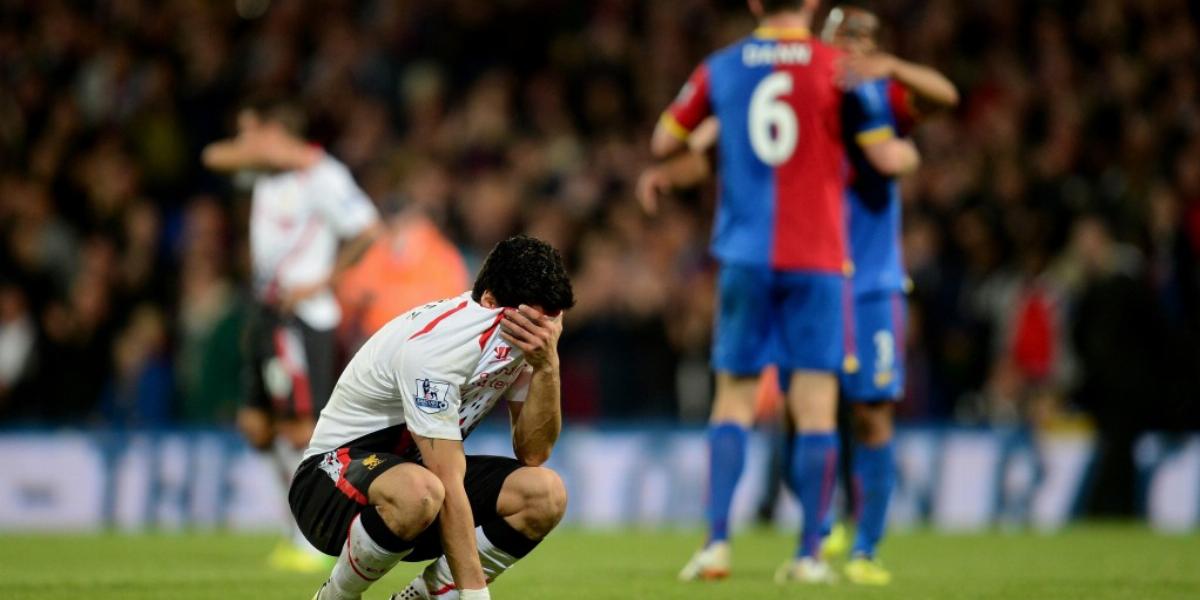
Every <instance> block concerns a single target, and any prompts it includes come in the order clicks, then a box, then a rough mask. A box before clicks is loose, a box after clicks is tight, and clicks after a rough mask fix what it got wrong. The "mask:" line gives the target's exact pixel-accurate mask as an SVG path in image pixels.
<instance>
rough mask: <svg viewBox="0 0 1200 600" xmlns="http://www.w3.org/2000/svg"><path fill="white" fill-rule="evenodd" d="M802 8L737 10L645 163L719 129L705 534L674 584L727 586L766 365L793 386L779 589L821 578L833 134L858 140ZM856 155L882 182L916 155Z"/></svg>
mask: <svg viewBox="0 0 1200 600" xmlns="http://www.w3.org/2000/svg"><path fill="white" fill-rule="evenodd" d="M816 4H817V2H816V0H750V2H749V5H750V9H751V11H752V12H754V13H755V15H756V16H758V17H759V18H760V27H759V29H758V30H756V31H755V33H754V34H753V35H752V36H750V37H747V38H745V39H743V40H741V41H739V42H737V43H735V44H734V45H732V46H730V47H728V48H726V49H723V50H721V51H718V52H717V53H715V54H714V55H712V56H711V57H709V59H708V60H706V61H705V62H704V63H703V64H702V65H701V66H700V67H699V68H697V69H696V71H695V72H694V73H693V74H692V76H691V78H690V80H689V81H688V83H687V85H685V86H684V88H683V90H682V91H681V92H680V94H679V96H678V98H676V100H675V102H674V103H673V104H672V105H671V106H670V107H669V108H668V110H667V112H666V113H665V114H664V116H663V119H662V120H661V122H660V124H659V127H658V128H657V129H656V131H655V133H654V138H653V141H652V145H653V148H652V149H653V151H654V153H655V155H656V156H659V157H666V156H670V155H672V154H674V153H676V152H680V151H682V150H684V149H685V144H686V140H687V138H688V136H689V135H690V134H691V132H692V131H693V130H695V129H696V128H697V127H698V126H699V125H700V123H701V122H702V121H704V120H705V119H706V118H707V117H709V116H710V115H715V116H716V117H717V119H718V120H719V122H720V133H719V139H718V155H719V163H718V171H719V173H720V183H719V186H720V198H721V201H720V206H719V211H718V214H717V216H716V223H715V231H714V235H713V245H712V249H713V253H714V254H715V255H716V257H717V259H718V260H719V261H720V262H721V273H720V277H719V282H718V285H719V290H718V294H719V303H720V307H719V312H718V315H717V323H716V331H715V333H714V341H713V356H712V361H713V367H714V368H715V370H716V371H717V395H716V399H715V402H714V406H713V412H712V419H711V426H710V429H709V446H710V453H711V466H710V482H709V498H708V517H709V527H710V534H709V540H708V543H707V544H706V545H705V547H704V548H702V549H701V550H700V551H699V552H697V553H696V555H695V556H694V557H693V558H692V560H691V561H689V562H688V564H687V565H686V566H685V567H684V569H683V571H682V572H681V573H680V577H681V578H683V579H710V578H719V577H724V576H725V575H727V574H728V572H729V563H730V552H729V545H728V535H729V532H728V516H729V507H730V503H731V500H732V498H733V492H734V488H735V487H736V484H737V480H738V479H739V477H740V475H741V472H742V468H743V463H744V456H745V447H746V437H747V428H748V427H749V425H750V424H751V421H752V419H753V409H754V404H753V400H754V390H755V384H756V380H757V377H758V375H759V373H760V372H761V371H762V369H763V367H765V366H766V365H767V364H768V363H775V364H777V365H779V366H780V368H781V369H782V370H790V371H791V372H792V376H791V382H790V383H791V385H790V389H789V392H788V408H789V411H788V412H789V414H790V415H791V418H792V419H794V425H795V429H796V431H797V434H796V437H795V440H794V445H793V448H794V454H793V460H792V461H791V464H792V468H791V472H790V473H788V480H789V483H790V484H791V486H792V488H793V490H794V491H795V492H796V493H797V495H798V496H799V498H800V501H801V503H802V504H803V506H804V509H805V510H804V533H803V535H802V536H801V542H800V545H799V548H798V550H797V554H796V559H795V560H794V561H791V562H789V563H788V564H787V565H785V567H784V568H783V569H781V570H780V573H779V575H780V577H781V578H783V579H794V580H799V581H805V582H826V581H830V580H832V579H833V572H832V570H831V569H830V568H829V567H828V565H826V564H825V563H823V562H821V561H820V559H819V556H818V549H819V548H818V547H819V542H820V534H821V524H822V522H823V521H824V519H825V515H826V513H827V510H828V504H829V497H830V493H831V491H832V482H833V479H834V473H835V470H836V464H837V447H838V444H837V438H836V435H837V434H836V418H835V413H836V410H835V409H836V403H837V385H838V384H837V373H838V372H839V371H840V370H841V369H842V366H843V362H844V361H846V360H850V359H852V357H848V356H847V355H845V354H844V350H845V349H846V347H847V346H848V345H850V344H852V343H853V339H852V334H851V333H850V331H849V329H848V328H847V327H846V317H847V315H845V305H846V303H848V301H849V296H848V294H849V289H848V288H849V282H848V280H847V279H846V273H847V271H848V270H849V261H848V259H847V252H846V231H845V212H844V208H843V207H844V199H843V189H844V186H845V183H846V168H845V151H844V148H843V144H842V138H841V135H842V128H843V127H851V128H854V129H855V130H857V129H858V127H859V125H860V124H859V123H853V122H850V123H845V124H843V123H842V102H843V94H842V91H841V90H840V88H839V87H838V85H837V81H836V68H835V62H836V61H837V60H838V58H839V56H840V54H839V52H838V51H836V50H834V49H833V48H831V47H829V46H826V45H824V44H822V43H820V42H818V41H815V40H812V39H811V38H810V34H809V29H808V27H809V24H810V21H811V19H812V15H813V12H814V11H815V8H816ZM865 151H866V152H867V153H868V154H869V156H871V158H872V160H873V161H876V162H877V163H878V164H879V165H880V166H881V167H883V168H885V169H886V170H887V171H889V172H900V171H903V170H906V169H910V168H912V167H914V166H915V165H916V162H917V154H916V150H915V148H913V147H912V145H911V143H908V142H905V141H901V140H895V139H892V140H882V141H881V142H880V143H878V144H872V145H871V146H869V147H867V148H865ZM848 338H849V339H848ZM851 362H852V360H851Z"/></svg>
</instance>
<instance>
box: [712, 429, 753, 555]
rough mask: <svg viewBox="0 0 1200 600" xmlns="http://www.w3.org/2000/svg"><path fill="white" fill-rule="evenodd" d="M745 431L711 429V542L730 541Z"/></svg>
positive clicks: (740, 475) (740, 472) (744, 451)
mask: <svg viewBox="0 0 1200 600" xmlns="http://www.w3.org/2000/svg"><path fill="white" fill-rule="evenodd" d="M746 437H747V432H746V428H745V427H742V426H741V425H739V424H737V423H714V424H712V425H710V426H709V428H708V449H709V463H708V531H709V536H708V542H709V543H710V544H711V543H713V542H724V541H726V540H728V539H729V509H730V506H731V505H732V504H733V492H734V490H736V489H737V483H738V479H740V478H741V477H742V468H743V467H744V465H745V462H746Z"/></svg>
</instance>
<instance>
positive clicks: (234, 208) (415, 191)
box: [0, 0, 1200, 429]
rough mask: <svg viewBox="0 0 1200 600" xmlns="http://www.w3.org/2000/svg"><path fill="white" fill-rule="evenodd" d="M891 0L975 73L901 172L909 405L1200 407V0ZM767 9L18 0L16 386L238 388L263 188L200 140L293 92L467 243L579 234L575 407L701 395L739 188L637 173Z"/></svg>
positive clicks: (44, 396) (628, 414)
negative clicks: (673, 104) (701, 76)
mask: <svg viewBox="0 0 1200 600" xmlns="http://www.w3.org/2000/svg"><path fill="white" fill-rule="evenodd" d="M879 4H880V7H881V9H880V12H881V16H882V17H883V20H884V22H885V24H886V29H887V32H888V35H887V36H886V42H885V46H886V47H887V48H889V49H890V50H891V51H893V52H895V53H896V54H898V55H901V56H903V57H905V58H908V59H911V60H916V61H919V62H924V63H927V64H931V65H934V66H936V67H938V68H941V69H943V70H944V71H945V72H946V73H947V74H948V75H949V76H950V77H951V78H952V79H953V80H954V81H955V82H956V83H957V84H958V85H959V86H960V88H961V91H962V92H963V97H964V102H963V104H962V106H961V107H960V109H959V110H957V111H955V112H954V113H952V114H932V115H927V118H926V119H925V120H924V122H923V123H922V124H921V125H920V127H919V128H918V130H917V132H916V137H917V141H918V145H919V147H920V148H921V150H922V152H923V158H924V162H923V166H922V167H921V169H920V171H919V172H918V173H916V174H914V175H912V176H910V177H908V178H907V179H906V180H905V182H904V198H905V204H906V209H905V211H906V212H905V214H906V226H905V234H904V251H905V257H906V261H907V264H908V268H909V270H910V273H911V276H912V280H913V290H912V295H911V298H912V308H911V314H910V328H909V333H910V335H909V338H910V339H909V343H908V348H907V353H906V360H907V362H908V366H909V369H910V375H909V379H910V381H909V390H908V393H907V396H908V397H907V398H906V401H905V402H904V403H903V404H902V405H901V408H900V414H901V418H903V419H909V420H947V419H953V420H957V421H960V422H979V423H1006V422H1007V423H1015V422H1035V423H1056V422H1069V421H1070V420H1071V415H1077V414H1087V415H1090V416H1091V417H1092V419H1093V420H1094V421H1095V422H1097V423H1100V424H1101V425H1102V426H1105V424H1106V423H1107V424H1108V425H1109V426H1114V425H1113V424H1114V423H1115V424H1116V425H1115V426H1117V427H1127V428H1133V429H1140V428H1146V427H1154V428H1168V429H1179V428H1190V427H1196V426H1198V425H1200V417H1198V415H1200V408H1198V407H1197V404H1198V403H1200V402H1198V398H1200V270H1198V269H1200V267H1198V264H1197V262H1198V261H1197V258H1198V257H1200V89H1198V83H1200V78H1198V74H1200V43H1198V40H1200V37H1198V36H1200V31H1198V30H1200V27H1198V22H1200V14H1198V12H1197V11H1198V9H1197V6H1196V4H1195V3H1194V2H1192V3H1189V2H1187V1H1186V0H1090V1H1084V0H1061V1H1040V2H1035V1H1029V0H1026V1H1015V2H987V1H983V0H966V1H964V0H929V1H917V0H893V1H889V2H881V3H879ZM826 8H828V7H827V6H826ZM752 28H753V22H752V20H751V18H750V16H749V13H748V12H747V10H746V8H745V6H744V3H742V2H740V1H739V0H723V1H717V0H652V1H639V0H589V1H580V2H559V1H556V0H445V1H440V0H439V1H434V0H427V1H412V2H393V1H390V0H372V1H363V2H351V1H344V0H305V1H302V0H236V1H234V0H227V1H221V2H216V1H211V0H163V1H150V0H107V1H105V0H96V1H86V0H77V1H62V0H38V1H34V0H0V157H2V159H0V228H2V230H3V237H2V242H3V243H2V247H0V420H5V421H9V422H43V423H44V422H62V421H70V422H102V423H108V424H112V425H128V426H142V425H161V424H169V423H212V422H226V421H228V420H229V419H230V417H231V415H232V413H233V411H234V410H235V408H236V405H237V402H238V397H239V394H240V391H241V385H240V383H239V381H240V369H241V359H240V350H239V338H240V335H241V327H242V321H243V314H244V311H245V308H246V306H247V299H246V293H245V290H244V282H245V281H246V278H247V252H246V250H247V249H246V243H247V235H246V232H247V227H246V218H247V212H248V200H247V193H246V192H247V190H246V189H245V186H244V185H239V184H238V181H237V180H235V181H232V182H231V181H227V180H225V179H223V178H220V177H217V176H214V175H211V174H208V173H206V172H204V171H203V170H202V169H201V167H200V165H199V160H198V156H199V150H200V148H201V147H202V146H203V145H204V144H206V143H207V142H210V141H212V140H214V139H216V138H219V137H225V136H227V135H229V134H231V133H232V126H233V116H234V114H235V112H236V109H237V106H238V103H239V101H240V100H242V99H244V98H246V97H247V96H249V95H252V94H257V93H262V92H274V93H279V92H286V93H288V94H292V95H294V97H295V98H296V99H297V100H298V101H300V102H301V103H302V104H303V106H304V107H305V108H306V110H307V111H308V113H309V117H310V132H309V133H310V138H311V139H312V140H313V141H314V142H316V143H319V144H321V145H323V146H324V147H325V148H326V149H327V150H328V151H329V152H330V153H332V154H333V155H335V156H336V157H338V158H339V159H341V160H342V161H344V162H345V163H346V164H347V165H348V166H349V167H350V168H351V169H352V171H353V172H354V173H355V175H356V176H357V178H358V180H359V182H360V184H361V185H362V186H363V188H364V189H365V190H366V191H367V192H368V194H369V195H370V196H371V197H372V198H373V199H374V200H375V201H376V202H377V204H378V205H379V206H380V208H381V210H382V211H383V213H384V214H385V215H387V216H391V217H392V218H395V219H403V215H405V214H410V213H412V212H418V213H424V214H425V215H428V216H429V217H430V218H431V219H432V222H433V223H435V224H436V225H437V226H438V227H439V228H440V229H441V230H442V232H443V233H444V234H445V235H446V236H448V237H449V239H450V240H452V241H453V242H454V244H455V245H456V246H457V248H458V249H459V250H460V251H461V252H462V254H463V256H464V257H465V259H466V264H467V267H468V271H469V272H474V269H475V268H476V267H477V266H478V264H479V261H480V259H481V257H482V256H483V255H484V254H485V253H486V252H487V251H488V250H489V249H490V248H491V246H492V245H493V244H494V243H496V242H497V241H499V240H501V239H503V238H504V237H506V236H508V235H510V234H513V233H516V232H522V231H524V232H527V233H530V234H532V235H535V236H538V237H541V238H543V239H546V240H548V241H550V242H551V243H552V244H554V245H555V246H556V247H558V248H560V249H561V250H562V251H563V253H564V255H565V256H566V258H567V260H568V263H569V265H570V268H571V269H572V272H573V277H574V282H575V286H576V290H577V296H578V298H579V305H578V308H576V309H575V310H574V311H572V313H571V314H570V315H569V318H568V320H567V333H566V334H565V336H564V339H563V341H562V354H563V361H564V387H565V388H566V393H565V395H564V398H565V400H564V401H565V403H566V410H567V412H568V413H569V415H570V417H571V418H573V419H577V420H584V419H622V418H664V419H683V420H699V419H703V418H704V416H705V415H706V414H707V406H708V402H709V389H710V375H709V373H708V368H707V356H708V345H709V341H710V338H709V336H710V323H711V319H712V312H713V293H712V289H713V277H714V271H715V265H714V264H713V263H712V261H711V259H710V258H709V257H708V254H707V242H708V232H709V224H710V220H711V214H712V207H713V203H714V198H713V197H712V192H711V190H704V191H700V192H697V193H693V194H683V195H680V196H678V197H676V198H674V199H672V200H671V201H669V202H667V203H666V206H665V207H664V210H663V211H662V213H661V214H660V215H659V216H657V217H655V218H653V219H651V218H647V217H645V216H643V215H642V214H641V212H640V210H639V208H638V206H637V204H636V202H635V201H634V199H633V194H632V184H633V182H634V180H635V178H636V176H637V174H638V172H639V170H640V169H641V168H643V167H644V166H646V165H647V164H648V161H649V157H648V152H647V145H648V137H649V132H650V131H651V129H652V128H653V125H654V123H655V121H656V119H657V117H658V115H659V112H660V111H661V110H662V108H663V107H664V106H665V105H666V104H667V103H668V102H669V100H670V99H671V97H672V96H673V95H674V94H675V92H676V91H677V90H678V88H679V86H680V85H682V83H683V82H684V80H685V79H686V77H687V75H688V74H689V72H690V71H691V69H692V67H693V66H694V65H695V64H696V63H697V62H698V61H700V60H702V59H703V57H704V56H705V55H706V54H707V53H708V52H710V51H712V50H713V49H715V48H717V47H719V46H721V45H724V44H726V43H729V42H731V41H732V40H734V39H736V38H737V37H740V36H741V35H744V34H746V33H747V32H749V31H750V30H751V29H752Z"/></svg>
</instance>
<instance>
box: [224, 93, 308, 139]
mask: <svg viewBox="0 0 1200 600" xmlns="http://www.w3.org/2000/svg"><path fill="white" fill-rule="evenodd" d="M239 110H242V111H249V112H252V113H254V114H255V115H256V116H257V117H258V118H259V119H261V120H263V121H268V122H272V123H279V124H280V125H282V126H283V128H284V129H286V130H287V131H288V133H291V134H292V135H294V136H296V137H303V136H304V131H305V129H306V128H307V127H308V119H307V118H306V117H305V115H304V109H303V108H300V105H299V104H297V103H296V102H295V101H293V100H290V99H288V98H285V97H283V96H280V95H277V94H270V93H265V94H258V95H255V96H251V97H250V98H247V99H246V100H244V101H242V103H241V106H240V108H239Z"/></svg>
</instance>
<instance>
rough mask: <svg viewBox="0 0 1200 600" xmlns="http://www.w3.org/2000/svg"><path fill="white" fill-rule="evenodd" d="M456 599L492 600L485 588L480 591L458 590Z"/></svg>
mask: <svg viewBox="0 0 1200 600" xmlns="http://www.w3.org/2000/svg"><path fill="white" fill-rule="evenodd" d="M458 597H459V598H461V599H462V600H492V595H491V594H490V593H489V592H488V589H487V588H483V589H481V590H459V592H458Z"/></svg>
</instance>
